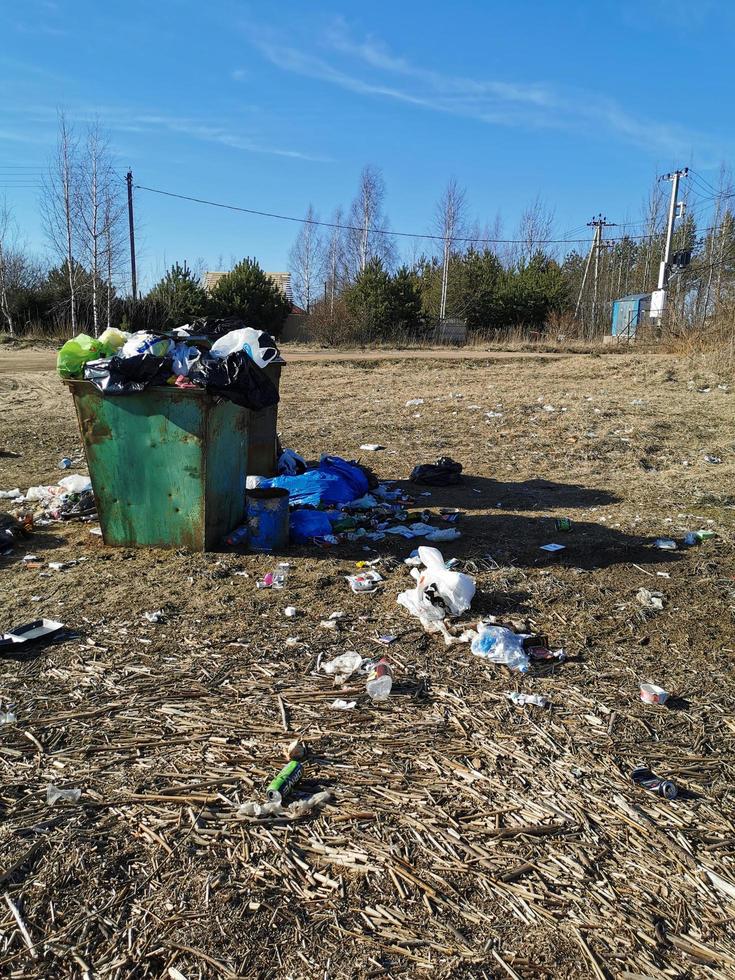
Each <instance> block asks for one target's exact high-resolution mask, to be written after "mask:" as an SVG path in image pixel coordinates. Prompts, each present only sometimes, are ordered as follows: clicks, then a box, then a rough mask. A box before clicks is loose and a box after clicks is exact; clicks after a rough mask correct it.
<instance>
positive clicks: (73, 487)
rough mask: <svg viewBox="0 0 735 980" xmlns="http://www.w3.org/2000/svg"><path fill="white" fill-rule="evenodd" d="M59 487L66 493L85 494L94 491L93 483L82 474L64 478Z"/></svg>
mask: <svg viewBox="0 0 735 980" xmlns="http://www.w3.org/2000/svg"><path fill="white" fill-rule="evenodd" d="M59 486H60V487H63V488H64V490H65V492H66V493H84V492H85V490H91V489H92V481H91V480H90V479H89V477H88V476H84V475H83V474H81V473H73V474H72V475H71V476H65V477H62V479H61V480H59Z"/></svg>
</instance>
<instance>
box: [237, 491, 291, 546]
mask: <svg viewBox="0 0 735 980" xmlns="http://www.w3.org/2000/svg"><path fill="white" fill-rule="evenodd" d="M245 520H246V523H247V526H248V532H249V535H250V537H249V541H248V547H249V548H250V550H251V551H280V550H281V549H283V548H286V547H287V546H288V490H283V489H282V488H281V487H267V488H265V487H264V488H259V489H257V490H248V492H247V493H246V494H245Z"/></svg>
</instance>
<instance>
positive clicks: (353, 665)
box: [321, 651, 364, 682]
mask: <svg viewBox="0 0 735 980" xmlns="http://www.w3.org/2000/svg"><path fill="white" fill-rule="evenodd" d="M363 659H364V658H363V657H361V656H360V654H359V653H354V652H352V651H349V652H347V653H341V654H340V655H339V656H338V657H335V658H334V660H330V661H328V662H327V663H325V664H322V665H321V669H322V670H323V671H324V673H325V674H331V675H332V676H334V677H335V678H336V679H337V680H338V681H340V682H344V681H346V680H348V679H349V678H350V677H352V675H353V674H354V673H355V672H356V671H358V670H359V669H360V667H362V664H363Z"/></svg>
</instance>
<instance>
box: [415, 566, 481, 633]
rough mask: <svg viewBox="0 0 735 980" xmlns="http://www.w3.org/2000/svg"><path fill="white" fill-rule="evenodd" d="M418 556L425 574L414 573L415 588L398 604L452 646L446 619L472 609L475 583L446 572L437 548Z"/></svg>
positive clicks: (456, 573)
mask: <svg viewBox="0 0 735 980" xmlns="http://www.w3.org/2000/svg"><path fill="white" fill-rule="evenodd" d="M418 556H419V558H420V559H421V562H422V563H423V565H424V566H425V567H424V569H423V571H419V570H418V569H417V568H412V569H411V575H412V576H413V577H414V578H415V579H416V587H415V588H413V589H407V590H406V591H405V592H401V594H400V595H399V596H398V599H397V602H398V604H399V605H401V606H403V607H404V608H405V609H407V610H408V611H409V612H410V613H411V614H412V615H413V616H416V617H417V618H418V620H419V621H420V622H421V625H422V626H423V627H424V629H425V630H426V631H427V632H428V633H438V632H441V633H443V634H444V639H445V641H446V642H447V644H449V643H451V642H454V638H452V637H450V636H449V634H448V632H447V630H446V627H445V626H444V619H445V618H447V617H449V616H460V615H461V614H462V613H463V612H466V611H467V610H468V609H469V608H470V605H471V604H472V599H473V598H474V595H475V582H474V579H472V578H470V576H469V575H465V574H464V573H463V572H453V571H452V570H451V569H449V568H447V566H446V564H445V562H444V557H443V555H442V553H441V552H440V551H439V550H438V549H437V548H426V547H422V548H419V550H418Z"/></svg>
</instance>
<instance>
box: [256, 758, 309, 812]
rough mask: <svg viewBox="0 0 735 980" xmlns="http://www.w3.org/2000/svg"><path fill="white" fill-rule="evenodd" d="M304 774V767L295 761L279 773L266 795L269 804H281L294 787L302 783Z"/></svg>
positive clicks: (270, 784)
mask: <svg viewBox="0 0 735 980" xmlns="http://www.w3.org/2000/svg"><path fill="white" fill-rule="evenodd" d="M303 774H304V767H303V766H302V765H301V763H300V762H297V761H296V760H295V759H294V760H293V761H292V762H289V763H288V765H287V766H284V767H283V769H281V771H280V772H279V773H278V775H277V776H276V777H275V778H274V779H273V780H272V781H271V782H270V783H269V785H268V787H267V789H266V791H265V795H266V796H267V797H268V802H269V803H280V802H281V801H282V800H285V798H286V797H287V796H288V795H289V794H290V793H291V790H292V789H293V788H294V786H295V785H296V784H297V783H298V782H300V781H301V777H302V776H303Z"/></svg>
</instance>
